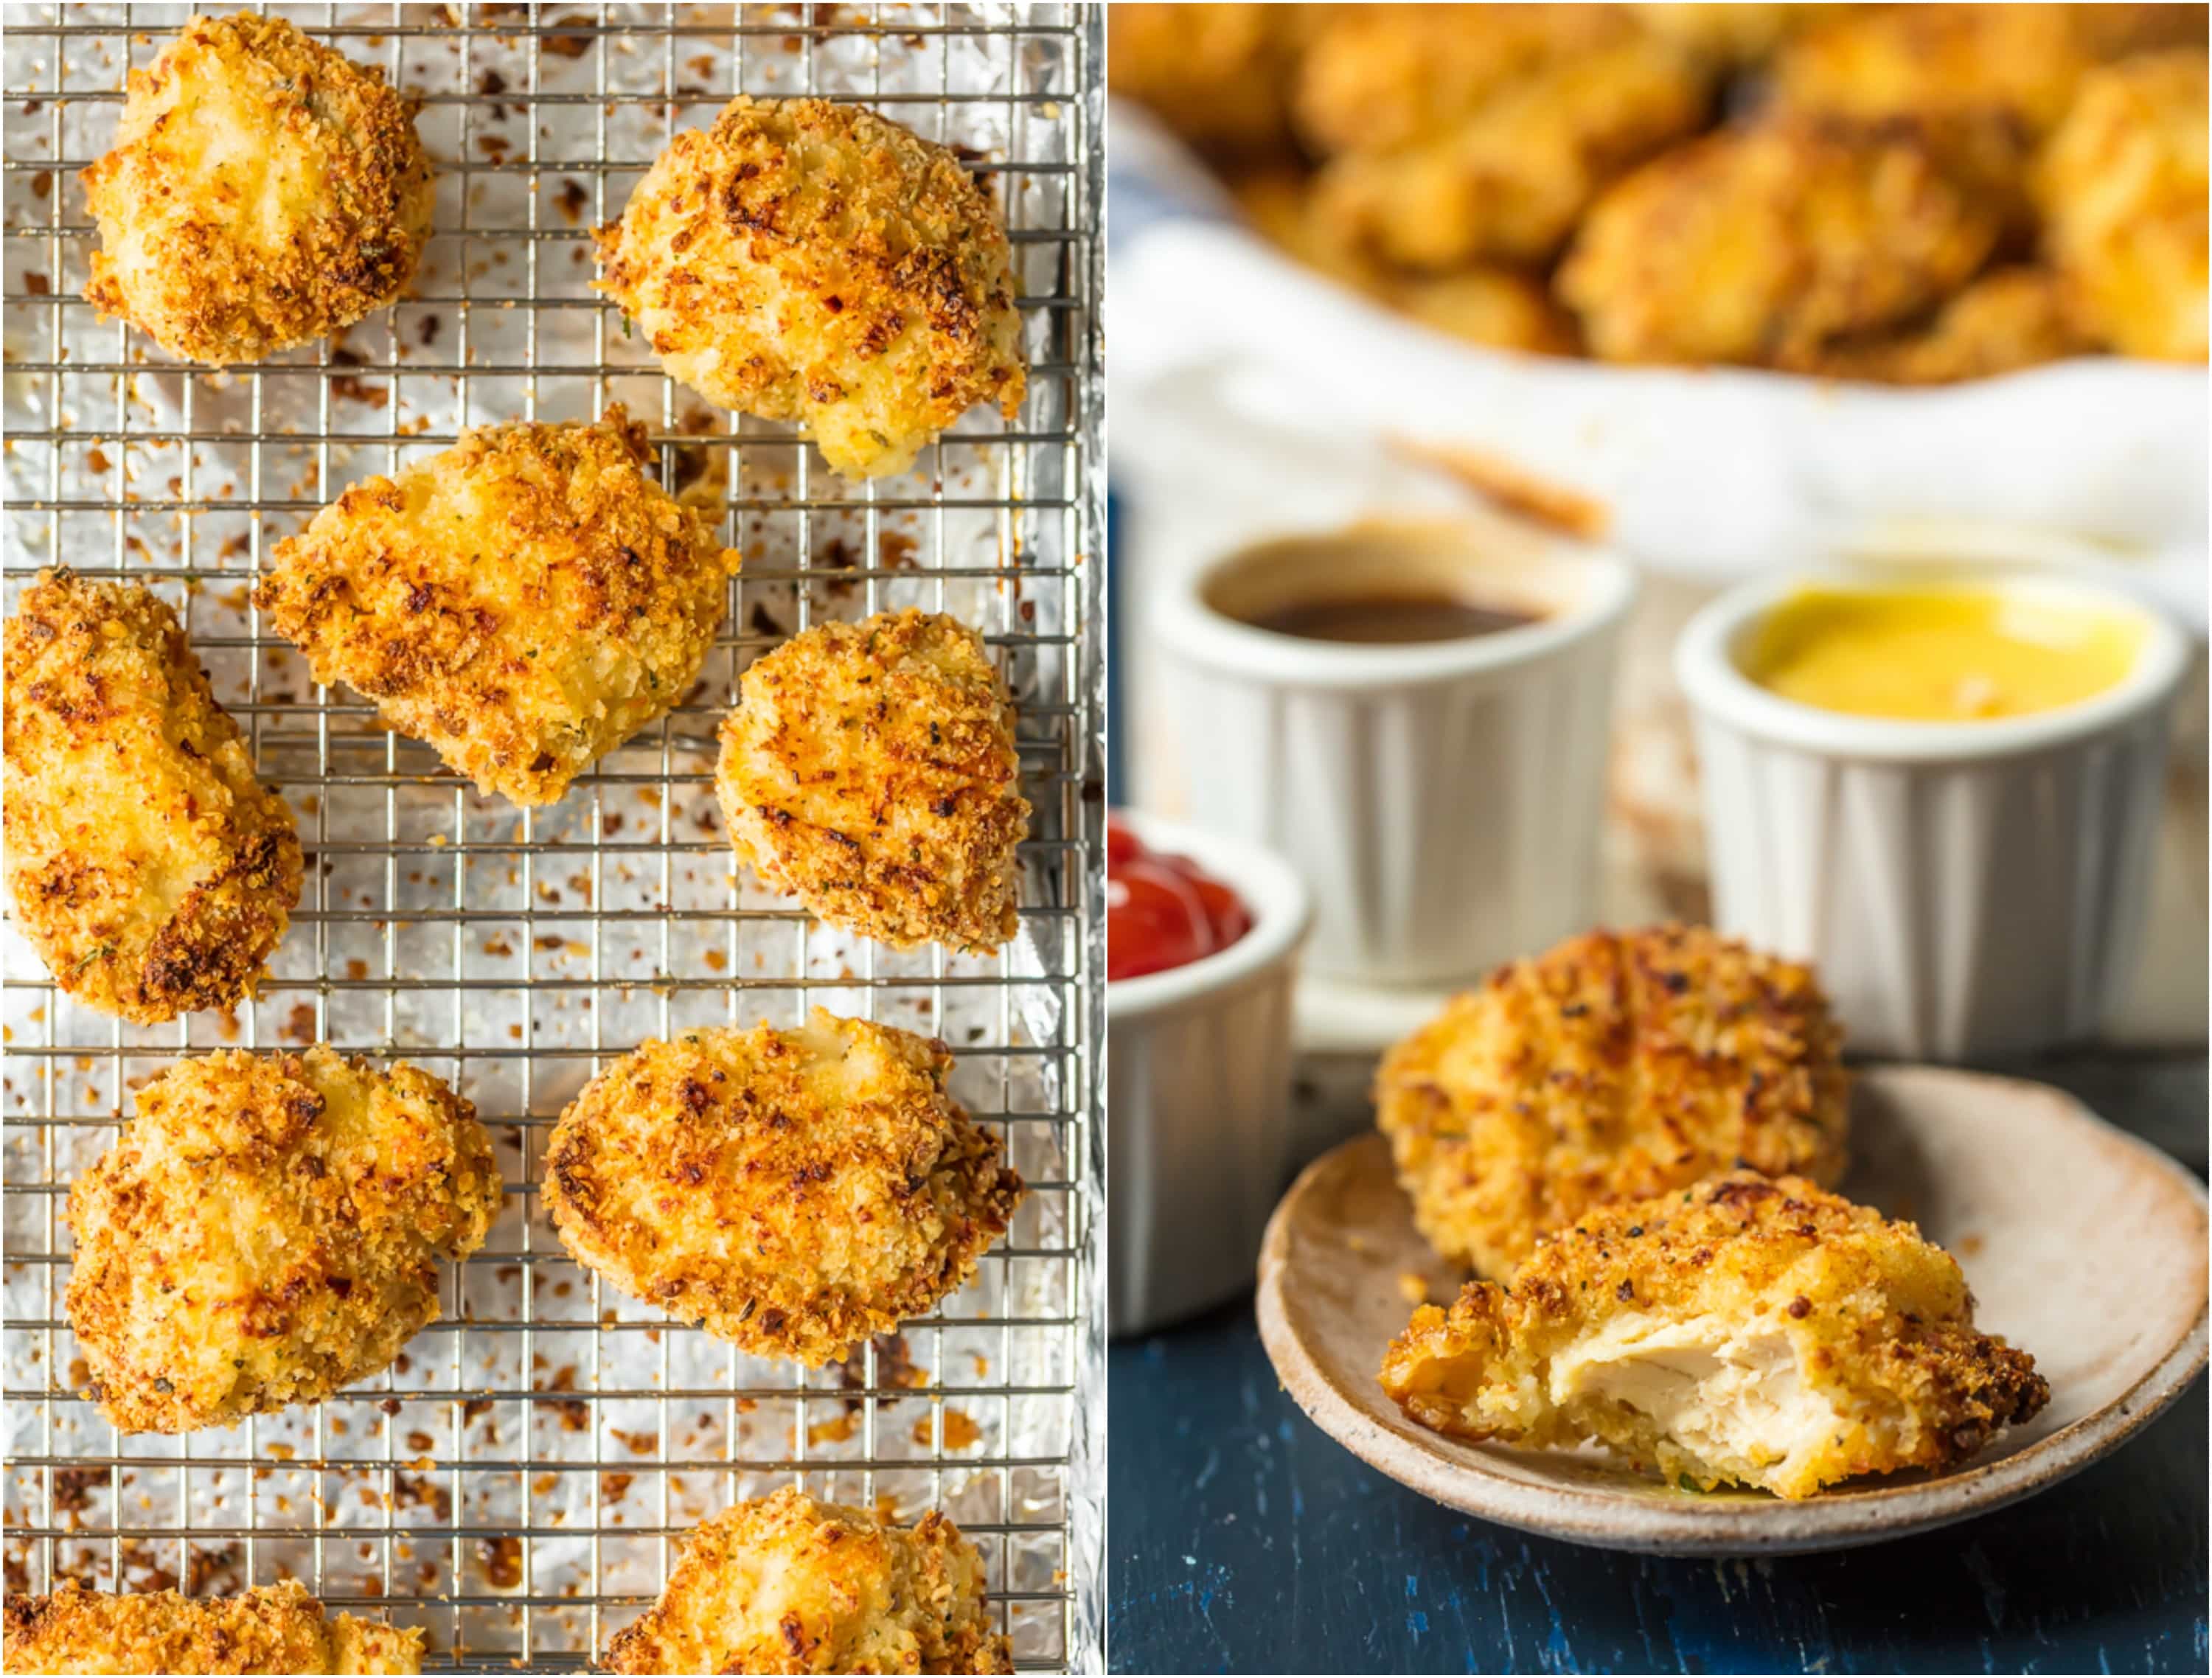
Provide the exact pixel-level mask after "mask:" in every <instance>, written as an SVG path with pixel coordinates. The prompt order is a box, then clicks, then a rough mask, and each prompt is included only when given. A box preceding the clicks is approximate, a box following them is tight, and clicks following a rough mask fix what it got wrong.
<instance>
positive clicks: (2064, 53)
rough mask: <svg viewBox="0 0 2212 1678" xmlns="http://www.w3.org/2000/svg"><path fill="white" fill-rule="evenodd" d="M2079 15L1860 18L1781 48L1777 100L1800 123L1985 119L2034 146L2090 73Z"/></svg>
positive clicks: (1989, 8)
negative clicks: (1812, 119)
mask: <svg viewBox="0 0 2212 1678" xmlns="http://www.w3.org/2000/svg"><path fill="white" fill-rule="evenodd" d="M2085 9H2087V8H2085ZM2075 10H2076V9H2075V7H2072V6H2066V5H2045V4H2038V3H2027V4H2018V5H2015V4H1990V5H1977V4H1962V5H1954V4H1929V5H1909V6H1869V7H1864V8H1857V9H1852V10H1850V11H1849V12H1846V13H1845V14H1844V15H1841V16H1839V17H1836V18H1833V19H1832V20H1829V21H1826V22H1825V23H1823V24H1822V25H1821V26H1820V27H1817V28H1814V29H1808V30H1806V31H1803V32H1802V33H1799V34H1798V35H1797V36H1796V37H1795V38H1794V39H1793V40H1791V41H1790V43H1789V44H1788V45H1787V46H1785V47H1784V49H1783V51H1782V53H1781V56H1780V57H1779V58H1777V59H1776V61H1775V64H1774V86H1773V97H1774V99H1775V100H1776V102H1777V103H1778V105H1779V106H1781V107H1782V108H1783V109H1784V110H1785V111H1788V112H1791V113H1793V114H1795V115H1798V116H1802V117H1818V118H1827V119H1842V120H1845V121H1850V122H1855V123H1867V124H1881V123H1887V122H1900V121H1901V122H1917V121H1924V120H1928V119H1942V120H1949V119H1960V118H1975V119H1992V120H1996V121H2000V122H2002V123H2005V124H2008V125H2010V126H2012V127H2013V128H2015V130H2016V131H2018V132H2019V133H2020V134H2021V136H2022V137H2026V138H2030V139H2032V138H2033V137H2036V136H2038V135H2041V134H2045V133H2048V132H2049V131H2051V128H2052V127H2053V126H2054V125H2056V124H2057V121H2058V119H2059V118H2060V117H2062V116H2063V115H2064V114H2065V112H2066V107H2067V106H2068V105H2069V103H2071V102H2072V100H2073V97H2074V89H2075V87H2076V86H2077V85H2078V84H2079V82H2081V75H2082V72H2083V71H2085V70H2087V68H2088V67H2089V64H2090V63H2091V57H2090V52H2089V47H2088V44H2087V40H2086V39H2085V38H2084V35H2083V33H2082V31H2081V29H2080V28H2079V27H2077V25H2076V21H2075Z"/></svg>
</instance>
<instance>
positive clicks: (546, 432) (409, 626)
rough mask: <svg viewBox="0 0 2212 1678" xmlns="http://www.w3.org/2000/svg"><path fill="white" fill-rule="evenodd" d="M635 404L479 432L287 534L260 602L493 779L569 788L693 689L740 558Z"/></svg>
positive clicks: (507, 787)
mask: <svg viewBox="0 0 2212 1678" xmlns="http://www.w3.org/2000/svg"><path fill="white" fill-rule="evenodd" d="M737 563H738V556H737V555H736V554H735V553H734V552H732V551H727V550H724V549H723V547H722V545H721V544H720V543H719V542H717V541H715V540H714V536H713V534H712V532H711V531H710V530H709V528H708V525H707V524H706V522H705V521H704V520H702V519H701V518H700V516H699V515H698V514H697V513H696V512H695V511H693V510H692V509H691V508H688V507H684V506H683V505H681V504H680V503H678V502H677V501H675V500H674V499H673V498H671V496H670V495H668V494H667V492H666V491H665V490H664V489H661V487H660V484H659V482H658V481H657V479H656V478H655V477H654V475H653V451H652V449H651V447H649V446H648V445H647V441H646V431H645V428H644V427H643V426H641V425H638V424H635V423H632V422H631V421H630V419H629V416H628V415H627V414H626V413H624V412H623V409H622V406H621V404H615V405H613V406H611V407H610V408H609V409H608V410H607V411H606V414H605V416H604V417H603V418H601V419H600V420H599V421H598V422H597V423H593V424H588V425H587V424H580V423H572V424H564V425H543V424H536V423H518V424H513V425H501V426H488V427H483V428H480V429H476V430H473V431H468V432H465V433H464V434H463V435H462V437H461V441H459V443H458V444H456V445H455V446H454V447H452V448H449V449H447V450H446V451H445V453H442V454H436V455H433V456H432V457H431V458H430V459H428V460H423V461H420V462H417V463H416V465H411V466H409V467H408V468H407V469H406V470H404V471H402V472H401V473H400V474H399V476H398V477H396V478H390V477H372V478H369V479H368V480H367V481H366V482H364V483H356V484H355V485H353V486H352V487H351V488H350V489H347V490H346V492H345V493H344V494H343V495H340V496H339V497H338V498H337V501H335V502H332V503H331V505H330V506H328V507H326V508H324V509H323V510H322V511H321V512H320V513H318V514H316V515H315V517H314V521H313V523H311V524H310V525H309V526H307V529H306V530H305V531H304V532H301V534H300V535H298V536H294V537H289V538H286V539H285V540H283V541H282V542H280V543H278V544H276V556H275V561H274V563H273V564H272V565H271V566H270V570H269V574H268V575H266V576H265V577H264V578H263V579H262V581H261V586H260V588H259V590H258V593H256V595H255V597H254V598H255V600H256V602H257V603H258V605H259V606H260V607H261V609H262V611H265V612H267V613H268V614H269V616H270V622H271V623H274V624H275V626H276V630H277V632H278V633H279V634H280V635H284V636H285V637H286V638H287V639H289V640H290V641H294V642H295V643H297V644H298V646H299V647H300V649H301V651H302V652H303V653H305V654H307V665H308V668H309V669H310V670H311V671H312V672H313V675H314V678H315V679H316V680H317V681H318V682H325V683H337V682H343V683H346V684H349V686H352V687H355V688H357V689H359V690H361V691H362V693H364V694H366V695H367V696H368V697H369V698H371V699H373V700H374V701H375V702H376V705H377V709H378V712H379V714H380V715H381V716H382V717H383V719H384V721H385V724H386V727H391V728H393V729H396V730H397V731H398V732H399V733H403V734H406V735H409V736H410V737H412V738H414V739H420V740H425V741H427V742H428V743H429V744H430V745H433V746H435V748H436V749H437V751H438V755H439V756H440V757H443V758H444V759H445V760H446V762H447V763H450V764H452V765H453V768H454V769H458V770H459V771H460V773H461V774H463V775H467V776H468V777H469V778H470V779H471V781H475V782H476V783H477V786H478V787H482V788H483V790H485V791H487V792H497V793H504V794H505V795H506V796H507V797H508V798H510V799H513V800H514V802H515V803H517V804H521V805H541V804H551V803H554V802H556V800H558V799H560V798H561V796H562V794H563V793H566V792H567V791H568V785H569V782H570V781H574V779H575V777H576V776H577V775H580V774H581V773H583V771H584V770H586V769H589V768H590V767H591V766H592V764H593V763H596V762H597V761H598V760H599V758H600V757H602V756H604V755H605V753H607V752H609V751H613V750H614V749H615V748H616V747H617V746H618V745H621V744H622V743H623V741H624V740H626V739H629V737H630V736H631V735H633V734H635V733H637V731H638V730H639V729H641V728H642V727H646V725H647V724H648V723H651V722H653V721H654V720H657V719H659V717H662V716H664V715H665V714H667V712H668V710H669V709H670V708H671V707H672V706H674V705H676V704H678V702H681V701H682V700H683V698H684V694H685V693H686V692H687V691H688V690H690V686H691V684H692V683H693V682H694V681H696V679H697V678H698V675H699V666H700V665H701V664H702V662H703V661H704V660H705V659H706V656H707V649H708V647H711V646H712V645H713V644H714V632H715V631H716V629H719V628H720V626H721V622H722V613H723V608H724V606H725V604H726V599H725V597H726V594H727V593H728V590H727V589H726V587H724V583H725V581H726V579H727V577H728V576H729V575H730V573H731V572H732V571H733V570H735V569H736V568H737Z"/></svg>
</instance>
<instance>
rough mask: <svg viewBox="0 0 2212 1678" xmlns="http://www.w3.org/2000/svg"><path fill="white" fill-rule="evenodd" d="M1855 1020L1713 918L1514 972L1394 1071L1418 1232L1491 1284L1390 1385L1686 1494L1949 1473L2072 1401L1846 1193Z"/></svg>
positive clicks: (1594, 936)
mask: <svg viewBox="0 0 2212 1678" xmlns="http://www.w3.org/2000/svg"><path fill="white" fill-rule="evenodd" d="M1842 1046H1843V1044H1842V1032H1841V1031H1840V1030H1839V1028H1838V1025H1837V1024H1836V1023H1835V1021H1834V1019H1833V1018H1832V1016H1831V1014H1830V1012H1829V1009H1828V1004H1827V1001H1826V998H1825V997H1824V996H1823V995H1822V994H1821V993H1820V989H1819V988H1818V986H1817V985H1816V984H1815V982H1814V978H1813V975H1812V973H1811V972H1810V971H1809V970H1808V969H1806V968H1805V967H1803V966H1801V965H1799V964H1796V963H1794V962H1788V961H1783V960H1779V959H1777V958H1771V957H1768V956H1765V955H1762V954H1759V953H1758V952H1757V951H1752V950H1750V949H1747V948H1746V947H1745V946H1744V945H1741V944H1738V943H1735V942H1732V941H1730V940H1729V939H1723V938H1721V937H1719V936H1718V935H1717V934H1716V933H1712V932H1711V931H1710V930H1709V929H1706V928H1704V927H1672V926H1669V927H1652V928H1648V929H1644V930H1640V931H1635V932H1629V933H1608V932H1598V933H1589V934H1587V935H1585V936H1583V937H1579V938H1575V939H1570V940H1568V941H1567V942H1566V943H1565V944H1562V945H1559V946H1558V947H1556V948H1554V949H1553V950H1551V951H1548V952H1547V953H1546V954H1544V955H1543V956H1541V957H1539V958H1534V959H1533V960H1527V961H1521V962H1516V963H1513V964H1510V965H1508V966H1506V967H1504V968H1502V969H1500V970H1498V972H1497V973H1496V974H1494V975H1493V976H1492V977H1491V978H1490V979H1489V981H1488V982H1486V983H1485V984H1484V985H1483V986H1481V987H1480V988H1478V989H1476V990H1474V991H1471V992H1468V994H1465V995H1463V996H1461V997H1459V998H1458V999H1456V1000H1455V1001H1454V1002H1453V1003H1452V1004H1451V1005H1450V1006H1449V1007H1448V1008H1447V1009H1446V1010H1445V1012H1443V1014H1441V1015H1440V1016H1438V1017H1437V1018H1436V1019H1434V1020H1432V1021H1431V1022H1430V1023H1429V1024H1427V1025H1425V1026H1424V1027H1423V1028H1422V1029H1421V1030H1419V1031H1417V1032H1415V1033H1414V1034H1413V1036H1412V1037H1408V1038H1407V1039H1406V1040H1405V1041H1404V1042H1402V1043H1400V1044H1398V1045H1397V1046H1396V1047H1395V1049H1392V1050H1391V1051H1390V1052H1389V1054H1388V1055H1386V1056H1385V1057H1384V1059H1383V1064H1382V1067H1381V1069H1380V1071H1379V1073H1377V1076H1376V1110H1377V1119H1378V1122H1379V1123H1380V1125H1381V1127H1382V1129H1383V1133H1384V1134H1385V1135H1386V1136H1387V1137H1388V1138H1389V1143H1390V1148H1391V1153H1392V1156H1393V1158H1394V1160H1395V1165H1396V1169H1397V1174H1398V1180H1399V1182H1400V1183H1401V1186H1402V1187H1403V1188H1404V1189H1405V1190H1406V1192H1407V1195H1408V1196H1409V1197H1410V1198H1411V1200H1412V1201H1413V1220H1414V1223H1415V1225H1417V1226H1418V1227H1419V1230H1420V1232H1421V1234H1422V1235H1423V1236H1424V1237H1425V1238H1426V1239H1427V1240H1428V1242H1429V1243H1430V1244H1431V1246H1432V1247H1434V1248H1435V1249H1436V1250H1437V1253H1438V1254H1439V1255H1441V1256H1442V1257H1443V1258H1445V1259H1447V1260H1449V1261H1451V1262H1454V1263H1455V1264H1458V1265H1462V1266H1464V1267H1467V1268H1471V1269H1472V1270H1474V1272H1475V1273H1476V1274H1477V1277H1478V1280H1474V1281H1471V1282H1468V1284H1467V1285H1466V1286H1465V1287H1464V1288H1463V1289H1462V1291H1461V1293H1460V1295H1459V1298H1458V1299H1457V1300H1456V1301H1455V1303H1454V1304H1452V1305H1451V1306H1450V1308H1449V1310H1445V1309H1441V1308H1439V1307H1437V1306H1436V1305H1432V1304H1424V1305H1422V1306H1420V1307H1419V1308H1418V1309H1417V1310H1415V1311H1414V1312H1413V1320H1412V1321H1411V1322H1409V1323H1408V1324H1407V1327H1406V1328H1405V1331H1404V1332H1403V1333H1402V1334H1400V1335H1399V1336H1398V1337H1397V1338H1396V1339H1395V1341H1392V1342H1391V1345H1390V1347H1389V1352H1388V1353H1386V1354H1385V1357H1384V1359H1383V1368H1382V1382H1383V1389H1384V1390H1385V1392H1386V1393H1387V1394H1388V1395H1389V1396H1390V1398H1391V1399H1392V1400H1394V1401H1395V1402H1396V1403H1397V1404H1398V1406H1399V1407H1400V1408H1401V1410H1402V1411H1403V1412H1404V1413H1405V1414H1406V1415H1407V1418H1408V1419H1409V1420H1413V1421H1414V1422H1416V1423H1418V1424H1419V1425H1420V1426H1424V1427H1427V1428H1430V1429H1432V1430H1434V1431H1436V1432H1440V1433H1443V1434H1446V1435H1449V1436H1451V1437H1453V1438H1462V1439H1470V1440H1476V1441H1483V1440H1496V1441H1498V1442H1501V1443H1505V1444H1518V1445H1523V1446H1530V1447H1536V1448H1572V1447H1577V1446H1580V1445H1583V1444H1589V1443H1592V1442H1595V1444H1599V1445H1601V1446H1602V1447H1603V1448H1605V1449H1606V1450H1607V1451H1609V1452H1610V1453H1611V1454H1613V1456H1617V1457H1619V1458H1620V1459H1623V1460H1625V1461H1626V1462H1628V1463H1630V1464H1632V1465H1634V1466H1635V1467H1638V1468H1643V1469H1646V1470H1656V1472H1657V1473H1658V1474H1660V1475H1661V1476H1662V1477H1663V1478H1664V1479H1665V1480H1667V1481H1668V1482H1670V1483H1671V1484H1674V1485H1675V1486H1680V1488H1681V1489H1682V1490H1685V1491H1693V1492H1711V1491H1713V1490H1716V1489H1717V1488H1720V1487H1724V1486H1745V1487H1753V1488H1758V1489H1760V1490H1764V1491H1766V1492H1770V1493H1774V1494H1775V1495H1777V1496H1778V1497H1782V1498H1788V1499H1799V1498H1808V1497H1812V1496H1814V1495H1816V1494H1817V1493H1820V1492H1822V1491H1823V1490H1824V1489H1826V1488H1827V1487H1829V1486H1833V1485H1835V1484H1837V1483H1838V1482H1839V1481H1844V1480H1851V1479H1854V1478H1856V1477H1857V1476H1860V1475H1864V1474H1888V1473H1892V1472H1894V1471H1897V1470H1899V1469H1905V1468H1918V1469H1923V1470H1928V1471H1942V1470H1943V1469H1947V1468H1954V1467H1955V1466H1957V1465H1959V1464H1960V1463H1962V1462H1966V1460H1968V1459H1969V1458H1971V1457H1972V1456H1974V1455H1976V1454H1977V1453H1978V1451H1980V1450H1982V1449H1983V1448H1984V1446H1985V1445H1987V1444H1989V1443H1990V1441H1991V1440H1992V1439H1993V1438H1996V1435H1997V1434H1998V1432H2001V1431H2002V1429H2004V1428H2006V1427H2008V1426H2014V1425H2016V1424H2020V1423H2023V1422H2026V1421H2027V1420H2031V1419H2032V1418H2033V1416H2034V1415H2035V1414H2036V1413H2037V1412H2038V1411H2039V1410H2041V1409H2042V1407H2044V1405H2045V1403H2047V1402H2048V1401H2049V1399H2050V1396H2051V1392H2050V1387H2049V1385H2048V1383H2046V1382H2045V1379H2044V1377H2042V1376H2040V1375H2039V1374H2038V1373H2037V1372H2036V1369H2035V1364H2034V1361H2033V1359H2031V1358H2030V1357H2029V1356H2028V1355H2027V1353H2023V1352H2021V1350H2019V1349H2018V1348H2016V1347H2010V1346H2008V1345H2006V1344H2005V1343H2004V1341H2002V1340H2001V1339H1999V1338H1997V1337H1996V1336H1994V1335H1990V1334H1984V1333H1982V1332H1980V1331H1979V1330H1978V1329H1977V1328H1976V1327H1975V1326H1974V1301H1973V1297H1972V1294H1971V1293H1970V1292H1968V1291H1967V1288H1966V1279H1965V1277H1964V1275H1963V1274H1961V1273H1960V1268H1959V1265H1958V1262H1957V1261H1956V1260H1955V1259H1954V1258H1953V1257H1952V1256H1951V1255H1949V1254H1948V1253H1947V1252H1945V1251H1944V1250H1943V1249H1942V1248H1940V1247H1938V1246H1936V1245H1935V1244H1934V1243H1931V1242H1929V1241H1928V1240H1927V1239H1926V1238H1924V1237H1923V1236H1922V1235H1921V1233H1920V1232H1919V1231H1918V1230H1917V1229H1916V1228H1915V1227H1914V1226H1913V1225H1911V1224H1910V1223H1905V1222H1902V1221H1893V1220H1891V1219H1887V1218H1885V1217H1884V1216H1883V1215H1882V1214H1881V1213H1880V1212H1877V1211H1875V1210H1874V1209H1873V1208H1871V1207H1864V1206H1860V1205H1857V1204H1855V1203H1854V1202H1852V1201H1850V1200H1848V1199H1845V1198H1844V1196H1842V1195H1838V1194H1837V1193H1835V1192H1834V1189H1835V1186H1836V1184H1837V1183H1838V1182H1839V1181H1840V1180H1841V1178H1842V1176H1843V1175H1844V1168H1845V1165H1846V1164H1847V1163H1848V1157H1849V1154H1848V1144H1849V1124H1850V1114H1849V1088H1848V1081H1847V1079H1846V1075H1845V1073H1844V1068H1843V1064H1842V1059H1841V1055H1842Z"/></svg>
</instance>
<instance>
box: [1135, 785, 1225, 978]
mask: <svg viewBox="0 0 2212 1678" xmlns="http://www.w3.org/2000/svg"><path fill="white" fill-rule="evenodd" d="M1251 930H1252V915H1251V913H1250V911H1249V910H1248V909H1246V908H1245V907H1244V903H1243V899H1242V898H1240V897H1238V896H1237V894H1236V892H1234V891H1231V889H1230V888H1229V887H1227V886H1225V885H1223V884H1222V883H1221V882H1220V881H1219V880H1218V879H1214V878H1213V877H1212V875H1211V874H1208V873H1206V872H1204V871H1203V870H1201V869H1200V867H1199V866H1198V865H1197V864H1196V863H1195V862H1193V861H1192V860H1190V859H1189V858H1188V857H1187V856H1168V855H1165V854H1162V853H1161V852H1158V851H1155V850H1151V849H1148V848H1146V844H1145V842H1144V841H1143V840H1141V839H1139V838H1138V837H1137V836H1136V835H1135V834H1134V833H1133V832H1132V831H1131V830H1129V829H1128V828H1127V827H1125V826H1123V825H1122V824H1121V819H1120V818H1118V817H1115V816H1110V815H1109V817H1107V818H1106V977H1107V978H1108V979H1109V981H1111V980H1115V979H1134V978H1136V977H1138V976H1139V975H1142V974H1146V973H1161V972H1164V971H1166V970H1168V969H1169V968H1170V967H1185V966H1188V964H1190V963H1192V962H1194V961H1197V960H1198V959H1200V958H1201V957H1204V956H1210V955H1212V954H1213V952H1214V951H1217V950H1226V949H1227V948H1228V947H1229V946H1230V945H1232V944H1234V943H1235V942H1236V941H1237V939H1240V938H1242V937H1243V936H1244V934H1245V933H1249V932H1250V931H1251Z"/></svg>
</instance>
